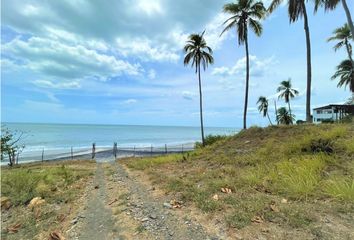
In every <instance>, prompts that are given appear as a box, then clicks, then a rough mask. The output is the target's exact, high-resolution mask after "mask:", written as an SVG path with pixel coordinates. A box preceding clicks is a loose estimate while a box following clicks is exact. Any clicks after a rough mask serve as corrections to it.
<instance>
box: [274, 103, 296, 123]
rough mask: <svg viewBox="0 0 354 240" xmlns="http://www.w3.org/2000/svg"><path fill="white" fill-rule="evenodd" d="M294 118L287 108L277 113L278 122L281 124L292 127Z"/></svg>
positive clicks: (282, 108) (280, 109)
mask: <svg viewBox="0 0 354 240" xmlns="http://www.w3.org/2000/svg"><path fill="white" fill-rule="evenodd" d="M294 120H295V119H294V116H293V115H291V114H290V113H289V112H288V110H287V109H286V108H285V107H281V108H279V109H278V112H277V121H278V122H279V123H280V124H285V125H290V124H293V122H294Z"/></svg>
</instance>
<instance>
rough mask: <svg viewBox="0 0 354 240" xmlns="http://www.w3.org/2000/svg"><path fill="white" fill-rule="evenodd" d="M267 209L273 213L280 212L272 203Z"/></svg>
mask: <svg viewBox="0 0 354 240" xmlns="http://www.w3.org/2000/svg"><path fill="white" fill-rule="evenodd" d="M269 207H270V209H271V210H272V211H273V212H280V210H279V208H278V207H277V206H276V205H275V202H272V203H271V204H270V205H269Z"/></svg>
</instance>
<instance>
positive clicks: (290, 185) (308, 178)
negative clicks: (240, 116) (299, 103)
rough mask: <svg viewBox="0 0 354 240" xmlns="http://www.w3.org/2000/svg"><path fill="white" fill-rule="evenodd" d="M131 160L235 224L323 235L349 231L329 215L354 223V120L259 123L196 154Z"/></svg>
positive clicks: (192, 201) (192, 202) (188, 200)
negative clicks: (263, 125)
mask: <svg viewBox="0 0 354 240" xmlns="http://www.w3.org/2000/svg"><path fill="white" fill-rule="evenodd" d="M125 163H126V165H127V166H128V167H129V168H132V169H135V170H143V171H145V172H146V173H148V174H149V176H150V177H151V179H152V181H153V183H154V184H157V185H160V186H161V187H162V188H163V189H165V191H166V192H168V193H169V194H172V195H174V196H177V197H178V198H180V200H182V201H183V202H185V204H186V205H190V206H196V207H197V208H199V209H200V210H201V211H202V212H204V213H207V214H208V216H209V217H211V218H213V217H214V218H219V217H221V218H223V221H224V223H225V224H226V225H227V226H228V227H229V228H230V229H232V228H236V229H243V228H245V227H247V226H249V225H251V224H255V223H257V222H262V223H269V224H273V225H274V224H275V225H276V226H277V228H279V227H280V228H281V229H283V231H284V232H288V231H289V229H293V230H294V229H295V230H296V229H305V231H306V232H307V234H308V236H311V237H315V238H316V237H318V238H321V239H322V237H323V236H329V239H331V236H332V237H333V236H337V237H339V238H341V237H342V238H343V237H344V238H345V237H348V236H349V235H346V234H347V233H346V230H345V229H346V228H342V229H341V230H338V231H339V232H338V231H337V230H335V229H334V230H333V231H332V230H328V229H327V227H326V226H324V225H323V224H322V220H323V217H326V216H330V217H331V218H333V219H335V222H336V223H333V224H332V225H333V226H335V225H336V224H338V226H339V225H340V226H342V225H343V226H347V227H348V226H349V229H350V228H352V229H353V228H354V218H353V216H354V214H353V213H354V126H353V124H328V125H327V124H323V125H299V126H279V127H278V126H277V127H268V128H258V127H253V128H250V129H248V130H246V131H242V132H240V133H239V134H236V135H234V136H230V137H226V138H225V139H222V140H219V141H217V142H216V143H214V144H213V145H211V146H207V147H205V148H203V149H198V150H196V151H194V152H191V153H189V154H184V155H182V154H177V155H166V156H162V157H155V158H141V159H127V160H125ZM221 188H229V189H231V193H223V192H221ZM215 195H217V197H216V196H215ZM338 229H339V228H338ZM331 231H332V233H331ZM324 233H325V234H324ZM321 234H322V235H323V236H322V235H321ZM331 234H332V235H331ZM341 234H342V235H341Z"/></svg>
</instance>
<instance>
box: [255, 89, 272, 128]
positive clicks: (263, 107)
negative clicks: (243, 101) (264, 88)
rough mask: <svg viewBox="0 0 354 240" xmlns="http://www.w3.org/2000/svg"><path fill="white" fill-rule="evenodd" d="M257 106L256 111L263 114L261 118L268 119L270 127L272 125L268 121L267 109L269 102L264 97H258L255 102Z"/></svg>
mask: <svg viewBox="0 0 354 240" xmlns="http://www.w3.org/2000/svg"><path fill="white" fill-rule="evenodd" d="M257 104H258V111H259V112H260V113H262V114H263V117H266V116H267V117H268V120H269V123H270V125H273V123H272V121H271V120H270V117H269V114H268V107H269V102H268V99H267V98H266V97H264V96H260V97H259V98H258V101H257Z"/></svg>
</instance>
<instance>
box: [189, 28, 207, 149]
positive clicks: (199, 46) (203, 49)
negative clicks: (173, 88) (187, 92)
mask: <svg viewBox="0 0 354 240" xmlns="http://www.w3.org/2000/svg"><path fill="white" fill-rule="evenodd" d="M204 32H205V31H204ZM204 32H203V33H202V34H191V35H189V37H188V41H187V43H186V45H185V46H184V52H185V54H186V55H185V57H184V65H185V66H187V65H188V64H190V63H191V67H195V73H196V74H198V81H199V107H200V128H201V133H202V144H203V146H204V145H205V139H204V126H203V97H202V82H201V78H200V65H202V66H203V69H204V71H205V69H206V68H207V67H208V65H209V64H213V63H214V58H213V56H212V54H213V51H212V49H211V48H210V47H209V46H208V45H207V43H206V41H205V39H204V37H203V36H204Z"/></svg>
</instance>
